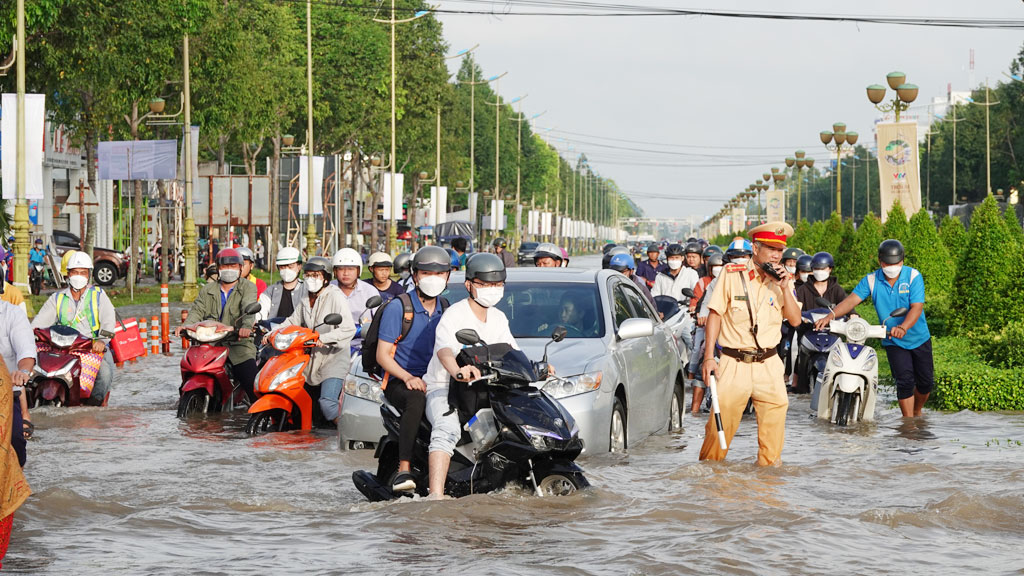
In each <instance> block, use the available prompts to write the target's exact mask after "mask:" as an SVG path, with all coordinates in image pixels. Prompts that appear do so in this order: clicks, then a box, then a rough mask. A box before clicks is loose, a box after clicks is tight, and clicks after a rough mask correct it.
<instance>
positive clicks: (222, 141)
mask: <svg viewBox="0 0 1024 576" xmlns="http://www.w3.org/2000/svg"><path fill="white" fill-rule="evenodd" d="M227 146H228V136H227V134H220V135H218V136H217V174H227V172H226V171H225V170H224V168H225V166H224V156H225V154H226V153H227Z"/></svg>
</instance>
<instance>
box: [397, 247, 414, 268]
mask: <svg viewBox="0 0 1024 576" xmlns="http://www.w3.org/2000/svg"><path fill="white" fill-rule="evenodd" d="M394 264H395V272H408V271H409V268H410V267H411V266H412V256H410V255H409V253H408V252H402V253H401V254H399V255H397V256H395V262H394Z"/></svg>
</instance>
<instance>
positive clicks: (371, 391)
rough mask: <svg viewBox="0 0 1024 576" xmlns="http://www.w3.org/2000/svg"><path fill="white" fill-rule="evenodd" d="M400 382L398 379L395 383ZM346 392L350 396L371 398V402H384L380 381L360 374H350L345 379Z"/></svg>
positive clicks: (364, 398)
mask: <svg viewBox="0 0 1024 576" xmlns="http://www.w3.org/2000/svg"><path fill="white" fill-rule="evenodd" d="M400 383H401V381H400V380H396V383H395V384H394V385H398V384H400ZM345 394H348V395H349V396H356V397H357V398H362V399H363V400H369V401H370V402H376V403H377V404H383V403H384V391H383V390H381V388H380V382H377V381H376V380H370V379H367V378H360V377H358V376H349V377H348V378H346V379H345Z"/></svg>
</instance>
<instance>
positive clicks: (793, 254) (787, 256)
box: [782, 246, 805, 262]
mask: <svg viewBox="0 0 1024 576" xmlns="http://www.w3.org/2000/svg"><path fill="white" fill-rule="evenodd" d="M804 254H805V252H804V251H803V250H801V249H799V248H797V247H795V246H794V247H792V248H786V251H785V252H783V253H782V261H783V262H785V261H786V260H796V259H797V258H799V257H801V256H803V255H804Z"/></svg>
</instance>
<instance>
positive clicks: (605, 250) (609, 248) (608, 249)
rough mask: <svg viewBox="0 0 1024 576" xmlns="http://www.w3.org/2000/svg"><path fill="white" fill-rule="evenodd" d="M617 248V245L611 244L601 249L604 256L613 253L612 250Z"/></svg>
mask: <svg viewBox="0 0 1024 576" xmlns="http://www.w3.org/2000/svg"><path fill="white" fill-rule="evenodd" d="M616 246H617V244H613V243H611V242H609V243H607V244H605V245H604V246H602V247H601V253H602V254H607V253H608V252H610V251H611V249H612V248H615V247H616Z"/></svg>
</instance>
